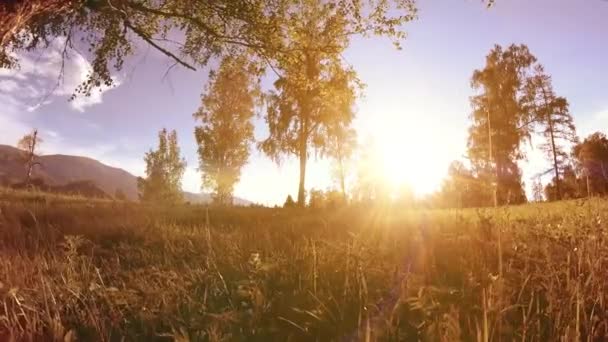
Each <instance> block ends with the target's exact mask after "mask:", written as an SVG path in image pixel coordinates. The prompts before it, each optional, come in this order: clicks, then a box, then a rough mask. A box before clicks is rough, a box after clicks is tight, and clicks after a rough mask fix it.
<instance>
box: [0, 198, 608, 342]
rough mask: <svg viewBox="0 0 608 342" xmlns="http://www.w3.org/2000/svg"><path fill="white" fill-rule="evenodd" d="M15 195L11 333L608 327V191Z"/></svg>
mask: <svg viewBox="0 0 608 342" xmlns="http://www.w3.org/2000/svg"><path fill="white" fill-rule="evenodd" d="M12 195H13V197H10V196H7V195H6V194H5V195H4V196H3V197H0V340H2V341H4V340H16V341H17V340H58V341H75V340H86V341H89V340H93V341H95V340H103V341H121V340H127V341H128V340H150V341H154V340H158V341H164V340H168V341H170V340H175V341H197V340H203V341H205V340H207V341H223V340H236V341H239V340H253V341H256V340H258V341H271V340H276V341H331V340H365V341H376V340H382V341H402V340H407V341H409V340H423V341H460V340H467V341H499V340H503V341H511V340H519V341H558V340H567V341H571V340H584V341H591V340H598V341H601V340H605V339H607V338H608V336H607V334H608V333H607V331H606V328H607V324H608V317H607V316H606V312H608V311H607V310H606V309H607V308H606V299H607V298H606V294H608V291H607V290H608V289H606V281H607V280H608V269H607V267H606V266H607V265H606V262H607V260H608V246H607V238H606V232H607V230H606V222H607V220H608V217H607V213H606V209H608V203H607V202H604V201H602V200H593V201H583V202H564V203H559V204H541V205H529V206H521V207H513V208H508V209H507V208H503V209H496V210H494V209H488V210H464V211H463V210H444V211H397V210H387V209H384V210H383V209H377V208H376V209H372V208H369V209H362V208H356V209H343V210H339V211H335V212H323V211H314V212H311V211H305V212H300V211H296V210H293V211H290V210H277V209H250V208H240V209H230V210H228V209H224V210H222V209H209V210H207V209H206V208H203V207H197V206H180V207H173V208H159V207H151V206H141V205H137V204H132V203H118V202H111V201H95V202H89V201H83V200H79V199H76V200H72V199H69V198H59V197H54V198H51V199H44V200H31V198H30V199H28V197H27V196H25V195H24V196H23V197H20V196H21V195H18V194H15V193H12ZM41 196H42V195H41ZM2 198H4V200H3V199H2ZM7 198H9V199H7Z"/></svg>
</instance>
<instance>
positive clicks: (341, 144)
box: [325, 125, 357, 202]
mask: <svg viewBox="0 0 608 342" xmlns="http://www.w3.org/2000/svg"><path fill="white" fill-rule="evenodd" d="M356 148H357V132H356V131H355V130H354V129H353V128H345V127H344V126H343V125H333V126H332V127H331V129H330V131H329V139H328V143H327V149H326V152H325V154H327V155H328V156H330V157H331V158H332V159H333V161H334V162H333V165H332V176H333V178H334V180H335V181H336V183H338V186H339V188H340V191H342V199H343V201H345V202H346V201H348V194H347V190H346V178H347V176H348V174H349V169H350V167H351V158H352V157H353V154H354V153H355V150H356Z"/></svg>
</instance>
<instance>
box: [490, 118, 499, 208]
mask: <svg viewBox="0 0 608 342" xmlns="http://www.w3.org/2000/svg"><path fill="white" fill-rule="evenodd" d="M488 147H489V155H488V161H489V164H490V165H492V162H493V160H492V159H493V158H492V125H491V123H490V109H488ZM494 168H495V173H494V182H493V184H492V195H493V199H494V207H498V163H495V165H494Z"/></svg>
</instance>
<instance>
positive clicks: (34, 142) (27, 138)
mask: <svg viewBox="0 0 608 342" xmlns="http://www.w3.org/2000/svg"><path fill="white" fill-rule="evenodd" d="M41 143H42V138H40V136H39V135H38V130H37V129H35V130H33V131H32V133H29V134H26V135H24V136H23V137H22V138H21V139H19V142H17V148H19V149H20V150H21V151H23V163H24V164H25V184H26V186H29V184H30V182H31V180H32V172H33V171H34V167H35V166H36V165H38V166H40V165H41V164H40V162H38V161H36V157H37V148H38V147H39V146H40V144H41Z"/></svg>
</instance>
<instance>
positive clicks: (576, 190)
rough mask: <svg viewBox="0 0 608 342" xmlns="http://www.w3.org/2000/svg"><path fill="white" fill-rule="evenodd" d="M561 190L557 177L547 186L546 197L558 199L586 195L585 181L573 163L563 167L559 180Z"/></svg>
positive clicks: (548, 199)
mask: <svg viewBox="0 0 608 342" xmlns="http://www.w3.org/2000/svg"><path fill="white" fill-rule="evenodd" d="M559 184H560V192H558V191H557V182H556V178H555V177H553V180H552V181H551V183H549V184H547V185H546V186H545V198H547V201H558V200H561V199H573V198H581V197H584V196H585V194H586V193H585V190H584V189H585V187H584V181H583V180H582V179H581V178H580V177H578V176H577V175H576V172H575V171H574V169H573V168H572V166H571V165H565V166H564V167H563V168H562V178H561V179H560V181H559Z"/></svg>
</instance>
